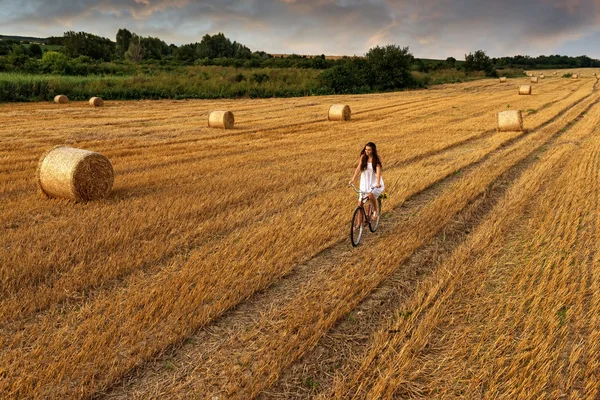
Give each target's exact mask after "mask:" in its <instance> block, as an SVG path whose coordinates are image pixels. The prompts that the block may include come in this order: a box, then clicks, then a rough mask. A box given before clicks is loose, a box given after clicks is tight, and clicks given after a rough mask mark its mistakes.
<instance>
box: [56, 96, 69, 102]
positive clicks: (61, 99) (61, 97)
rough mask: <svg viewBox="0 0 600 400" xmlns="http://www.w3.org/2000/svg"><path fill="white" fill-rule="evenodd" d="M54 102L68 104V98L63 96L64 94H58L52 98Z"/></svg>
mask: <svg viewBox="0 0 600 400" xmlns="http://www.w3.org/2000/svg"><path fill="white" fill-rule="evenodd" d="M54 102H55V103H56V104H65V103H68V102H69V98H68V97H67V96H65V95H64V94H59V95H56V96H54Z"/></svg>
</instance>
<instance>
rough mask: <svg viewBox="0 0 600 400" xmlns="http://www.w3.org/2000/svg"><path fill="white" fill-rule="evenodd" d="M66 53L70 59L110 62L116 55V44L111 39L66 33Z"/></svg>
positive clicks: (88, 34)
mask: <svg viewBox="0 0 600 400" xmlns="http://www.w3.org/2000/svg"><path fill="white" fill-rule="evenodd" d="M63 42H64V52H65V54H67V55H68V56H69V57H70V58H75V57H78V56H88V57H91V58H92V59H94V60H104V61H110V59H111V58H112V56H113V55H114V53H115V44H114V43H113V42H111V41H110V39H107V38H103V37H100V36H96V35H92V34H91V33H86V32H73V31H69V32H65V35H64V40H63Z"/></svg>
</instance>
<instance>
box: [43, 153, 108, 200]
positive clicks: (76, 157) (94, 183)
mask: <svg viewBox="0 0 600 400" xmlns="http://www.w3.org/2000/svg"><path fill="white" fill-rule="evenodd" d="M114 179H115V174H114V171H113V167H112V165H111V163H110V161H108V159H107V158H106V157H105V156H103V155H102V154H100V153H96V152H93V151H88V150H83V149H75V148H73V147H65V146H57V147H54V148H53V149H51V150H50V151H48V152H47V153H46V154H44V155H43V156H42V157H41V158H40V161H39V163H38V169H37V180H38V185H39V187H40V189H42V192H44V193H45V194H46V195H47V196H48V197H60V198H65V199H70V200H75V201H88V200H95V199H101V198H103V197H106V196H107V195H108V193H110V190H111V188H112V185H113V182H114Z"/></svg>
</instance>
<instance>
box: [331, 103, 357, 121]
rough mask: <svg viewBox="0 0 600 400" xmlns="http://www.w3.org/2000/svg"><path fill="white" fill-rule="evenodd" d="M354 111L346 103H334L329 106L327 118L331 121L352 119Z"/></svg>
mask: <svg viewBox="0 0 600 400" xmlns="http://www.w3.org/2000/svg"><path fill="white" fill-rule="evenodd" d="M351 116H352V111H350V106H349V105H346V104H332V105H331V106H330V107H329V113H328V114H327V119H328V120H329V121H350V118H351Z"/></svg>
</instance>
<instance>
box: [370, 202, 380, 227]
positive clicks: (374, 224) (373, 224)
mask: <svg viewBox="0 0 600 400" xmlns="http://www.w3.org/2000/svg"><path fill="white" fill-rule="evenodd" d="M380 219H381V199H380V198H377V218H375V219H373V215H372V214H371V218H369V230H370V231H371V232H375V231H376V230H377V228H378V227H379V220H380Z"/></svg>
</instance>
